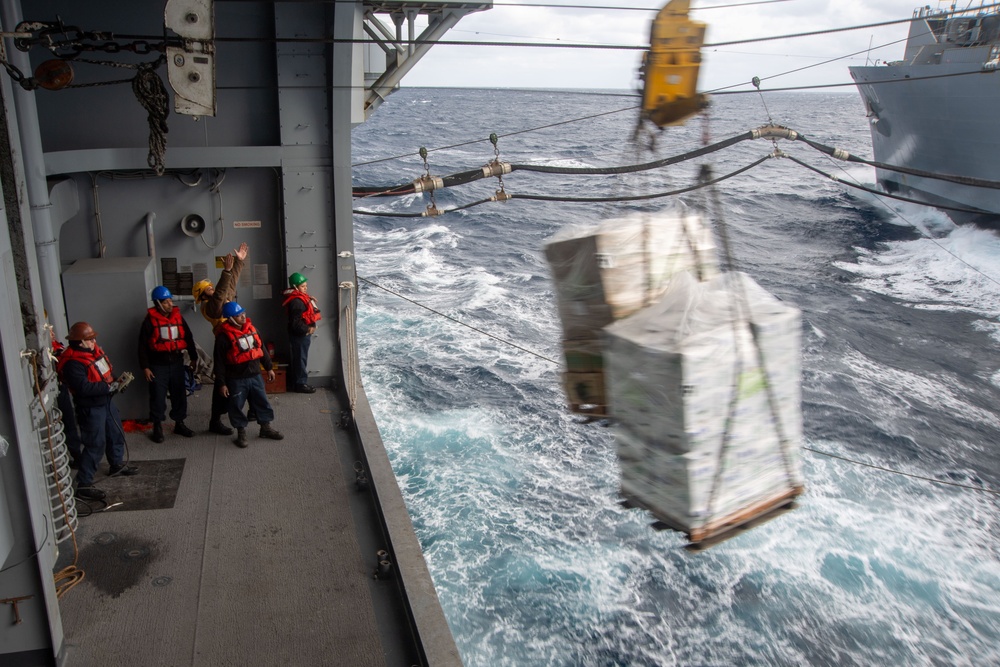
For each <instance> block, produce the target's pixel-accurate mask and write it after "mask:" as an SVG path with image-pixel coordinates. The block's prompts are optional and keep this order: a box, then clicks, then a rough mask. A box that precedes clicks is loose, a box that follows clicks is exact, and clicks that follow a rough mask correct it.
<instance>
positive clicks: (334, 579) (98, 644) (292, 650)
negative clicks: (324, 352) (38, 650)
mask: <svg viewBox="0 0 1000 667" xmlns="http://www.w3.org/2000/svg"><path fill="white" fill-rule="evenodd" d="M143 389H144V388H143V387H141V386H138V387H134V388H133V390H137V391H142V390H143ZM210 391H211V387H210V386H206V387H205V388H203V389H202V390H201V391H199V392H196V394H195V395H194V396H193V397H191V399H190V400H189V408H188V410H189V416H188V419H187V420H186V423H187V424H188V426H190V427H192V428H193V429H195V431H196V436H195V437H193V438H183V437H180V436H178V435H174V434H173V433H171V426H172V423H170V422H168V423H167V424H165V426H167V428H165V429H164V430H165V432H166V441H165V442H164V443H161V444H155V443H153V442H152V441H151V440H149V438H148V437H147V436H146V435H145V434H143V433H129V434H127V441H128V447H129V453H130V459H131V461H130V463H132V464H134V465H136V466H138V467H139V469H140V472H139V474H138V475H136V476H134V477H126V478H109V477H107V463H106V462H104V463H103V464H102V469H101V470H100V471H99V472H98V474H97V478H96V480H95V481H96V482H97V484H98V486H99V487H100V488H103V489H104V490H106V491H107V492H108V498H107V502H108V503H110V504H112V505H113V504H114V503H115V502H118V501H119V500H122V501H124V502H125V504H123V505H121V506H118V507H112V508H110V509H108V510H106V511H103V512H101V511H98V512H95V513H94V514H92V515H90V516H86V517H82V518H81V519H80V525H79V528H78V530H77V535H76V539H77V543H78V545H79V558H78V561H77V565H78V567H79V568H80V569H82V570H84V572H85V578H84V580H83V581H82V582H81V583H79V584H78V585H77V586H75V587H74V588H72V589H71V590H70V591H69V592H67V593H66V594H65V595H64V596H63V598H62V599H61V603H60V608H61V613H62V616H63V624H64V629H65V633H66V638H67V663H66V664H68V665H71V666H72V665H143V666H155V665H164V666H165V665H171V666H173V665H206V666H208V665H212V666H215V665H288V664H295V665H328V664H344V665H381V664H385V662H386V658H385V655H386V653H387V652H388V653H389V654H390V655H391V654H392V653H393V652H394V651H393V649H392V648H391V647H383V645H382V644H381V640H380V636H379V628H378V618H377V612H376V607H377V606H378V605H375V604H373V599H372V592H371V590H370V589H371V587H372V585H373V584H372V572H373V569H372V564H373V562H374V561H372V559H371V558H367V557H365V555H363V554H362V552H361V549H360V547H359V540H358V536H357V534H356V531H355V522H354V519H352V515H351V512H350V507H349V505H350V502H351V499H350V498H349V495H350V494H352V493H356V491H355V490H354V478H353V471H346V470H344V469H343V463H342V458H341V456H340V455H339V453H338V448H339V447H344V446H345V443H344V442H343V441H344V440H346V437H347V436H346V435H345V431H343V430H341V429H339V428H337V426H336V421H337V420H338V419H339V415H340V408H339V406H338V405H337V402H336V397H335V395H334V394H333V393H332V392H330V391H328V390H318V391H317V392H316V393H315V394H311V395H304V394H276V395H271V396H269V399H270V401H271V404H272V406H273V407H274V409H275V420H274V424H273V425H274V426H275V427H276V428H277V429H278V430H280V431H282V432H283V433H284V435H285V439H284V440H281V441H274V440H266V439H262V438H259V437H258V434H257V433H258V426H257V425H256V424H254V423H251V424H250V427H249V429H248V431H247V433H248V435H249V436H250V437H249V439H250V446H249V447H248V448H247V449H239V448H237V447H236V446H235V445H234V444H233V443H232V437H226V436H221V435H215V434H212V433H209V432H208V431H207V427H208V421H209V415H208V410H209V401H210V394H209V392H210ZM338 440H339V441H340V442H338ZM182 459H183V468H182V472H181V473H180V483H179V485H177V484H176V483H175V482H174V481H172V480H171V475H173V476H174V479H175V478H176V475H177V473H178V469H179V466H180V465H181V463H180V460H182ZM145 461H156V463H146V464H145V465H144V462H145ZM345 475H346V476H345ZM154 476H155V477H156V478H155V479H154V478H153V477H154ZM143 486H145V487H146V488H148V489H149V490H150V493H151V494H152V495H153V496H155V498H156V500H153V501H151V503H147V504H152V505H153V506H161V507H162V506H164V505H169V501H170V497H171V495H172V488H171V487H173V486H176V496H175V497H174V498H173V506H172V507H168V508H164V509H134V510H129V508H128V507H127V504H128V502H129V500H128V499H129V497H130V496H131V497H132V498H133V499H135V498H136V496H135V490H136V488H143ZM138 504H139V502H138V500H133V506H135V505H138ZM93 505H94V507H95V509H100V504H99V503H93ZM86 511H87V508H86V506H81V514H84V513H86ZM73 551H74V550H73V545H72V541H70V540H67V541H65V542H63V543H62V544H60V558H59V564H58V566H57V571H58V570H60V569H62V568H63V567H65V566H66V565H68V564H70V563H72V559H73ZM376 585H377V584H376Z"/></svg>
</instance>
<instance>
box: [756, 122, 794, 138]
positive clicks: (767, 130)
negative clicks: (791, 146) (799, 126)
mask: <svg viewBox="0 0 1000 667" xmlns="http://www.w3.org/2000/svg"><path fill="white" fill-rule="evenodd" d="M750 136H751V137H753V138H754V139H788V140H789V141H795V140H796V139H798V138H799V133H798V132H796V131H795V130H791V129H789V128H787V127H782V126H781V125H763V126H761V127H758V128H756V129H753V130H750Z"/></svg>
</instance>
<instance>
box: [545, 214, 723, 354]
mask: <svg viewBox="0 0 1000 667" xmlns="http://www.w3.org/2000/svg"><path fill="white" fill-rule="evenodd" d="M545 257H546V259H547V260H548V262H549V266H550V269H551V271H552V277H553V280H554V282H555V288H556V299H557V305H558V309H559V318H560V321H561V322H562V325H563V338H564V339H566V340H599V339H600V329H601V328H602V327H604V326H605V325H606V324H609V323H611V322H613V321H615V320H617V319H621V318H623V317H627V316H628V315H631V314H632V313H634V312H636V311H637V310H639V309H640V308H642V307H643V306H645V305H647V304H649V303H652V302H653V301H655V300H656V299H657V298H659V296H660V295H661V294H663V292H664V291H665V290H666V287H667V284H668V282H669V280H670V277H671V276H673V275H674V274H675V273H677V272H680V271H695V272H697V271H701V273H702V275H703V276H704V277H705V278H707V277H711V276H713V275H715V274H716V273H717V272H718V260H717V257H716V252H715V245H714V242H713V240H712V235H711V230H710V229H709V228H708V227H707V226H706V225H705V224H704V222H703V221H702V219H701V218H700V217H699V216H697V215H693V214H688V213H683V212H670V213H660V214H648V215H634V216H630V217H624V218H615V219H610V220H603V221H601V222H599V223H596V224H574V225H568V226H566V227H563V228H562V229H560V230H559V231H558V232H557V233H556V234H555V235H553V236H552V237H551V238H549V239H547V240H546V243H545Z"/></svg>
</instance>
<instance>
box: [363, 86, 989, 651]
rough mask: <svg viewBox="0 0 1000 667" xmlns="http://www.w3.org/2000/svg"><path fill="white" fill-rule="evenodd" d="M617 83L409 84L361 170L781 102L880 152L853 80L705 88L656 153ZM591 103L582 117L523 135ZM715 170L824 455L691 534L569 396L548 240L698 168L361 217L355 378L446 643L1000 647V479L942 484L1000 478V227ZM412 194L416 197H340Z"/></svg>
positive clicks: (541, 153) (469, 156)
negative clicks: (808, 86) (627, 495)
mask: <svg viewBox="0 0 1000 667" xmlns="http://www.w3.org/2000/svg"><path fill="white" fill-rule="evenodd" d="M634 105H635V99H634V98H630V97H626V96H615V95H607V94H603V95H594V94H569V93H553V92H541V91H539V92H530V91H511V90H507V91H503V90H437V89H403V90H401V91H399V92H398V93H396V94H394V95H393V96H391V97H390V98H389V100H388V101H387V102H386V103H385V104H384V105H383V106H382V107H381V108H380V109H379V110H378V111H377V113H376V114H375V115H374V117H373V118H372V119H371V120H370V121H369V122H368V123H366V124H365V125H363V126H360V127H358V128H357V129H355V131H354V137H353V143H354V162H355V165H356V166H355V169H354V173H355V184H356V185H390V184H397V183H404V182H408V181H410V180H412V179H414V178H417V177H419V176H421V175H423V173H424V170H425V167H424V164H423V162H422V160H421V159H420V157H419V156H418V154H417V153H418V150H419V148H420V147H421V146H425V147H427V148H428V149H438V148H441V147H447V146H453V147H452V148H445V149H443V150H431V151H430V152H429V154H428V163H429V164H428V168H429V170H430V172H431V173H432V174H434V175H444V174H449V173H454V172H457V171H463V170H466V169H471V168H476V167H479V166H481V165H483V164H486V163H487V162H489V161H491V160H492V159H493V158H494V148H493V146H492V145H491V144H490V143H489V142H488V141H485V139H486V138H487V137H488V136H489V134H490V133H491V132H495V133H497V134H498V135H500V139H499V142H498V150H499V152H500V157H501V159H503V160H506V161H509V162H514V163H527V162H534V163H541V164H558V165H581V166H583V165H601V166H604V165H619V164H627V163H633V162H636V161H638V160H642V161H648V160H650V159H652V158H653V156H654V155H655V156H667V155H673V154H676V153H681V152H684V151H688V150H692V149H694V148H697V147H698V146H700V145H701V142H702V140H703V137H708V138H709V139H710V140H711V141H718V140H720V139H722V138H725V137H728V136H732V135H735V134H740V133H742V132H745V131H746V130H748V129H751V128H753V127H758V126H760V125H764V124H766V123H767V122H768V120H769V119H770V120H773V121H774V122H776V123H779V124H782V125H786V126H789V127H792V128H794V129H796V130H797V131H799V132H800V133H803V134H805V135H807V136H809V137H810V138H812V139H815V140H817V141H820V142H823V143H826V144H829V145H834V146H837V147H840V148H843V149H846V150H849V151H851V152H854V153H857V154H859V155H863V156H868V157H870V155H871V153H870V149H869V143H868V142H869V137H868V131H867V125H866V120H865V117H864V110H863V108H862V105H861V102H860V101H859V99H858V96H857V95H856V94H854V93H838V94H810V93H781V94H769V95H766V96H765V97H763V98H761V97H759V96H757V95H745V96H724V97H717V98H716V99H715V101H714V104H713V107H712V108H711V110H710V113H709V121H707V122H705V121H702V120H695V121H691V122H689V123H688V124H687V125H685V126H683V127H679V128H670V129H668V130H666V131H664V132H662V133H659V135H658V137H657V140H656V145H655V151H653V152H651V151H650V150H649V149H645V148H637V147H636V146H635V145H634V144H633V143H632V142H631V135H632V130H633V126H634V123H635V117H636V112H635V111H634V110H630V111H623V112H620V113H606V112H611V111H615V110H620V109H629V108H630V107H633V106H634ZM597 114H604V115H599V116H598V115H597ZM586 116H595V117H593V118H591V119H589V120H582V121H579V122H572V123H565V124H558V125H554V126H553V127H551V128H549V129H544V130H539V131H533V132H522V131H523V130H528V129H532V128H538V127H541V126H545V125H549V124H556V123H560V122H561V121H564V120H571V119H577V118H582V117H586ZM467 142H475V143H467ZM777 148H778V149H780V150H781V151H784V152H785V153H786V154H790V155H794V156H796V157H798V158H800V159H802V160H805V161H807V162H809V163H810V164H813V165H815V166H817V167H818V168H820V169H822V170H823V171H826V172H828V173H833V174H837V175H838V176H840V177H841V178H844V179H855V180H856V181H857V182H860V183H866V184H872V183H873V181H874V173H873V172H872V171H871V170H870V169H867V168H865V167H858V166H845V165H847V163H843V162H835V161H833V160H831V159H829V158H827V157H825V156H823V155H821V154H819V153H817V152H816V151H814V150H812V149H811V148H809V147H808V146H806V145H805V144H802V143H800V142H788V141H782V142H779V143H778V144H777ZM774 149H775V146H774V145H772V144H771V142H769V141H761V140H757V141H753V142H745V143H743V144H740V145H738V146H737V147H735V148H732V149H728V150H726V151H723V152H719V153H715V154H712V155H710V156H708V157H706V158H704V159H702V160H699V161H696V162H695V163H692V164H690V165H679V166H676V167H670V168H668V169H665V170H659V171H657V172H647V173H644V174H639V175H634V176H629V177H612V176H589V177H579V176H556V175H540V174H530V173H526V172H515V173H513V174H510V175H508V176H506V177H505V179H504V186H505V188H506V189H507V190H508V191H509V192H512V193H515V194H517V193H532V194H545V195H561V196H578V197H586V196H596V195H602V194H606V195H610V196H627V195H633V194H640V193H646V192H660V191H668V190H672V189H676V188H680V187H684V186H686V185H689V184H691V182H692V179H693V176H694V174H695V173H696V172H697V169H698V168H699V166H700V165H701V164H708V165H710V166H711V167H712V169H713V171H714V173H715V174H717V175H718V174H724V173H728V172H731V171H733V170H735V169H737V168H739V167H742V166H744V165H746V164H749V163H750V162H752V161H754V160H756V159H758V158H760V157H763V156H765V155H767V154H769V153H771V152H772V151H773V150H774ZM383 158H394V159H389V160H384V159H383ZM373 160H378V161H376V162H372V161H373ZM365 163H367V164H365ZM497 187H498V185H497V182H496V180H495V179H493V180H492V181H480V182H478V183H476V184H472V185H468V186H464V187H462V188H456V189H453V190H447V191H443V192H439V193H436V195H435V200H436V203H437V205H438V206H439V207H442V208H451V207H454V206H459V205H462V204H465V203H469V202H472V201H475V200H478V199H481V198H483V197H485V196H488V195H489V194H492V192H493V191H494V190H495V189H496V188H497ZM717 194H718V197H719V201H720V202H721V210H720V211H719V213H718V214H717V215H715V216H714V218H713V220H712V222H713V224H716V225H724V226H725V229H726V230H728V234H729V237H730V239H731V243H732V248H733V256H734V259H735V262H736V264H737V267H738V268H739V269H740V270H743V271H746V272H748V273H749V274H750V275H751V276H753V277H754V278H755V280H757V282H758V283H760V284H761V285H762V286H763V287H764V288H765V289H767V290H769V291H770V292H772V293H773V294H775V295H777V296H779V297H781V298H782V299H784V300H786V301H788V302H790V303H793V304H795V305H796V306H797V307H798V308H800V309H801V310H802V314H803V349H802V363H803V386H802V389H803V402H802V411H803V422H804V432H805V442H804V445H805V447H807V448H808V449H809V450H815V451H805V452H804V471H805V477H806V493H805V495H804V496H803V497H802V498H801V499H800V503H799V507H798V508H797V509H795V510H794V511H792V512H790V513H787V514H785V515H783V516H781V517H779V518H777V519H775V520H773V521H770V522H768V523H766V524H764V525H762V526H759V527H756V528H754V529H752V530H750V531H747V532H745V533H743V534H741V535H740V536H738V537H736V538H734V539H731V540H729V541H726V542H723V543H721V544H718V545H716V546H714V547H712V548H711V549H708V550H706V551H703V552H700V553H693V552H691V551H688V550H686V549H685V548H684V545H685V543H686V541H685V539H684V537H683V536H682V535H680V534H678V533H674V532H672V531H657V530H654V529H653V528H652V527H651V524H652V522H653V519H652V517H651V515H649V514H648V513H647V512H645V511H643V510H640V509H626V508H623V507H622V506H621V504H620V500H621V499H620V497H619V495H618V478H619V469H618V465H617V462H616V458H615V450H614V442H613V440H612V437H611V434H610V433H609V429H607V428H605V427H603V426H602V425H600V424H597V423H589V424H585V423H581V422H580V420H579V419H578V418H577V417H576V416H574V415H573V414H572V413H570V412H569V411H568V410H567V409H566V407H565V397H564V395H563V392H562V389H561V387H560V372H561V370H562V369H561V366H560V355H561V352H560V324H559V319H558V315H557V312H556V307H555V299H554V295H553V286H552V283H551V280H550V277H549V271H548V267H547V265H546V262H545V259H544V256H543V254H542V247H543V244H544V241H545V239H546V238H547V237H549V236H551V235H552V234H553V233H555V232H556V230H558V229H559V228H560V227H562V226H563V225H566V224H569V223H573V222H587V221H594V220H598V219H601V218H604V217H610V216H617V215H620V214H622V213H625V212H628V211H636V210H650V211H653V210H659V209H661V208H664V207H669V206H676V205H685V206H689V207H693V208H697V207H701V206H704V205H705V202H706V201H707V197H706V195H705V194H704V193H703V192H698V193H691V194H688V195H684V196H683V197H682V198H681V199H678V198H671V199H661V200H654V201H652V202H645V203H628V204H622V203H618V204H576V203H552V202H532V201H518V200H514V201H510V202H506V203H503V204H498V203H492V204H488V205H483V206H477V207H473V208H470V209H466V210H463V211H460V212H456V213H450V214H447V215H444V216H440V217H433V218H395V217H385V216H381V217H379V216H367V215H359V216H356V217H355V232H356V249H357V261H358V271H359V275H360V276H361V277H362V278H363V279H364V280H365V281H369V282H362V283H361V289H360V299H359V307H358V317H359V321H358V338H359V341H360V346H361V355H362V371H363V379H364V384H365V388H366V391H367V393H368V395H369V398H370V399H371V402H372V405H373V408H374V410H375V413H376V417H377V418H378V421H379V425H380V429H381V431H382V435H383V438H384V440H385V443H386V446H387V448H388V450H389V456H390V459H391V461H392V464H393V467H394V470H395V472H396V475H397V478H398V480H399V483H400V487H401V489H402V491H403V495H404V497H405V499H406V502H407V505H408V508H409V510H410V513H411V516H412V518H413V522H414V526H415V528H416V531H417V534H418V536H419V538H420V541H421V543H422V545H423V548H424V552H425V555H426V558H427V562H428V565H429V567H430V570H431V573H432V575H433V577H434V582H435V586H436V588H437V592H438V595H439V597H440V599H441V602H442V605H443V607H444V610H445V614H446V616H447V618H448V622H449V624H450V626H451V629H452V632H453V634H454V636H455V640H456V642H457V644H458V647H459V650H460V652H461V655H462V658H463V661H464V662H465V664H466V665H469V666H470V667H471V666H491V667H493V666H497V665H512V666H514V665H516V666H518V667H524V666H533V665H593V666H610V665H684V666H687V665H838V666H844V665H873V664H880V665H986V664H1000V499H998V496H997V495H996V494H991V493H985V492H977V491H973V490H970V489H966V488H963V487H962V486H957V485H965V486H975V487H986V488H991V489H994V490H996V489H1000V464H998V459H997V455H996V453H997V444H996V443H997V442H998V439H1000V429H998V419H997V414H998V411H997V406H998V405H1000V356H998V355H997V353H996V350H997V346H998V345H1000V325H998V314H1000V282H998V281H1000V237H998V236H997V235H996V233H994V232H990V231H984V230H980V229H974V228H967V227H960V228H956V227H955V226H953V225H952V224H951V223H950V222H949V221H948V219H947V218H946V217H945V216H943V215H942V214H940V213H938V212H935V211H931V210H927V209H923V208H921V207H917V206H912V205H903V206H899V205H895V204H893V205H892V206H891V207H887V206H886V205H885V204H883V203H881V202H879V201H878V200H877V199H875V198H874V197H871V196H869V195H865V194H863V193H859V192H858V191H854V190H851V189H849V188H847V187H845V186H843V185H839V184H837V183H835V182H833V181H830V180H828V179H823V178H821V177H819V176H817V175H815V174H813V173H812V172H809V171H807V170H805V169H803V168H802V167H800V166H798V165H796V164H794V163H792V162H791V161H790V160H783V159H780V158H776V159H772V160H768V161H766V162H765V163H764V164H762V165H760V166H759V167H757V168H755V169H753V170H750V171H749V172H746V173H745V174H742V175H740V176H738V177H735V178H733V179H730V180H727V181H724V182H723V183H721V184H720V185H719V186H717ZM428 203H430V199H429V197H428V196H427V195H410V196H405V197H399V198H393V199H386V198H380V199H376V198H370V199H365V200H355V208H359V209H367V210H377V211H381V212H418V211H421V210H423V209H424V208H425V207H426V206H427V204H428ZM383 288H384V289H383ZM387 290H391V291H392V292H396V293H398V294H400V295H402V296H405V297H406V298H407V299H412V300H413V301H415V302H417V303H419V304H422V305H423V306H425V307H420V306H417V305H414V304H413V303H410V302H408V301H406V300H403V299H401V298H400V297H399V296H396V295H394V294H392V293H390V292H389V291H387ZM428 309H433V311H436V312H431V310H428ZM445 316H447V317H445ZM448 318H454V319H457V320H459V321H461V322H463V323H465V324H467V325H468V326H467V327H466V326H461V325H459V324H456V323H455V322H454V321H452V320H450V319H448ZM470 327H471V328H470ZM486 334H489V335H486ZM491 336H494V337H497V338H500V339H503V340H502V341H500V340H497V338H494V337H491ZM504 341H509V342H510V343H512V344H508V343H507V342H504ZM525 350H529V351H530V352H531V353H529V352H526V351H525ZM532 353H534V354H532ZM818 452H822V453H818ZM827 454H833V455H835V456H837V457H843V458H846V459H851V460H854V461H859V462H863V463H867V464H870V465H872V466H878V467H881V468H888V469H891V470H895V471H900V472H904V473H908V474H909V475H915V476H917V477H928V478H933V479H939V480H943V481H947V482H952V483H953V484H955V485H942V484H935V483H933V482H929V481H925V480H922V479H918V478H916V477H908V476H903V475H899V474H894V473H892V472H886V471H884V470H879V469H876V468H872V467H865V466H862V465H858V464H856V463H850V462H847V461H844V460H842V459H840V458H834V457H832V456H828V455H827Z"/></svg>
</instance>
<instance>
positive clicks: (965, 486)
mask: <svg viewBox="0 0 1000 667" xmlns="http://www.w3.org/2000/svg"><path fill="white" fill-rule="evenodd" d="M358 281H360V282H363V283H365V284H366V285H371V286H372V287H375V288H378V289H380V290H382V291H384V292H387V293H388V294H391V295H393V296H395V297H397V298H399V299H402V300H403V301H406V302H408V303H412V304H413V305H415V306H417V307H419V308H423V309H424V310H427V311H429V312H431V313H433V314H435V315H439V316H440V317H443V318H445V319H447V320H449V321H451V322H454V323H455V324H458V325H459V326H463V327H465V328H467V329H470V330H472V331H475V332H477V333H480V334H482V335H484V336H486V337H488V338H492V339H494V340H496V341H498V342H500V343H503V344H505V345H509V346H511V347H513V348H515V349H517V350H520V351H521V352H525V353H527V354H530V355H532V356H533V357H537V358H539V359H541V360H543V361H547V362H549V363H551V364H554V365H557V366H558V365H559V364H560V363H561V362H559V361H557V360H555V359H552V358H551V357H546V356H545V355H542V354H539V353H537V352H534V351H533V350H529V349H528V348H526V347H522V346H521V345H518V344H517V343H514V342H512V341H510V340H507V339H505V338H501V337H500V336H496V335H494V334H491V333H489V332H488V331H484V330H483V329H480V328H479V327H475V326H473V325H471V324H468V323H466V322H463V321H461V320H459V319H456V318H454V317H452V316H450V315H446V314H445V313H442V312H441V311H439V310H437V309H435V308H431V307H430V306H427V305H425V304H423V303H420V302H419V301H417V300H415V299H411V298H409V297H406V296H403V295H402V294H400V293H399V292H397V291H395V290H391V289H389V288H388V287H385V286H383V285H380V284H379V283H377V282H375V281H373V280H369V279H368V278H363V277H361V276H358ZM802 449H804V450H806V451H808V452H811V453H813V454H816V455H818V456H826V457H829V458H833V459H837V460H839V461H844V462H845V463H850V464H853V465H858V466H863V467H865V468H871V469H873V470H879V471H881V472H886V473H891V474H893V475H900V476H902V477H910V478H912V479H919V480H922V481H925V482H931V483H934V484H944V485H947V486H953V487H957V488H960V489H966V490H969V491H977V492H979V493H988V494H992V495H996V496H1000V490H998V489H992V488H989V487H982V486H973V485H971V484H960V483H958V482H950V481H947V480H943V479H937V478H934V477H927V476H924V475H916V474H913V473H907V472H903V471H901V470H895V469H893V468H886V467H884V466H878V465H875V464H872V463H866V462H864V461H858V460H856V459H851V458H847V457H846V456H840V455H838V454H832V453H830V452H826V451H823V450H820V449H815V448H813V447H806V446H803V447H802Z"/></svg>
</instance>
